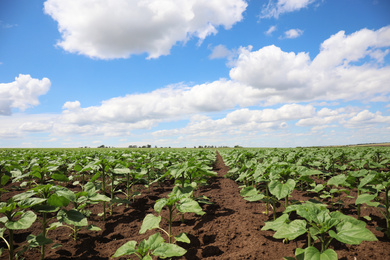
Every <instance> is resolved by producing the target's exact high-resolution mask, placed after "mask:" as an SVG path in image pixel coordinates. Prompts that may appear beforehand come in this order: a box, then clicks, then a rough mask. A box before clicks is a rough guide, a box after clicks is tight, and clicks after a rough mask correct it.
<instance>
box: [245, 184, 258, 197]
mask: <svg viewBox="0 0 390 260" xmlns="http://www.w3.org/2000/svg"><path fill="white" fill-rule="evenodd" d="M258 193H259V192H258V191H257V189H256V188H255V187H252V186H249V187H244V188H243V189H241V191H240V195H241V196H242V197H250V196H253V195H257V194H258Z"/></svg>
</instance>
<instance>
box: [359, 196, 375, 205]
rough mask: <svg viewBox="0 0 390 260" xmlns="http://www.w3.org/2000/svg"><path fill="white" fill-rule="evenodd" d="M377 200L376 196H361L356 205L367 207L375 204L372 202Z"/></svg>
mask: <svg viewBox="0 0 390 260" xmlns="http://www.w3.org/2000/svg"><path fill="white" fill-rule="evenodd" d="M375 198H376V195H375V194H368V193H364V194H360V195H359V196H358V197H357V199H356V201H355V205H359V204H363V203H366V204H367V205H368V204H372V203H373V202H371V200H373V199H375ZM378 204H379V203H378Z"/></svg>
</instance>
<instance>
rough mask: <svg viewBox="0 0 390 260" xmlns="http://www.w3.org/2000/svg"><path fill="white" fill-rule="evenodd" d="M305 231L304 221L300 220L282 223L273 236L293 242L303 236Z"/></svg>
mask: <svg viewBox="0 0 390 260" xmlns="http://www.w3.org/2000/svg"><path fill="white" fill-rule="evenodd" d="M306 231H307V228H306V221H305V220H302V219H296V220H294V221H292V222H291V223H289V224H287V223H283V224H282V225H281V226H280V227H279V228H278V230H277V231H276V233H275V234H274V238H277V239H282V238H287V239H288V240H294V239H295V238H297V237H299V236H300V235H303V234H305V233H306Z"/></svg>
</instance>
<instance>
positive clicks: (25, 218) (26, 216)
mask: <svg viewBox="0 0 390 260" xmlns="http://www.w3.org/2000/svg"><path fill="white" fill-rule="evenodd" d="M36 219H37V215H35V213H34V212H32V211H27V212H25V213H23V214H22V215H21V217H20V218H19V220H18V221H8V222H7V223H5V227H6V228H8V229H27V228H29V227H31V225H32V224H33V223H34V222H35V220H36Z"/></svg>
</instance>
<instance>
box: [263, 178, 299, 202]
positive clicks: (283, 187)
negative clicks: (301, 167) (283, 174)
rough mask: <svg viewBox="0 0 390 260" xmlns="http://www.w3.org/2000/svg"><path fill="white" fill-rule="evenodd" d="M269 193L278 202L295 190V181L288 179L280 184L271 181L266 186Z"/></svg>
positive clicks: (276, 181)
mask: <svg viewBox="0 0 390 260" xmlns="http://www.w3.org/2000/svg"><path fill="white" fill-rule="evenodd" d="M268 188H269V191H270V192H271V194H272V195H274V196H275V197H276V198H277V199H278V200H280V199H283V198H285V197H286V196H288V195H289V194H290V193H291V192H292V191H293V190H294V188H295V181H294V180H293V179H288V180H287V182H286V183H281V182H280V181H278V180H272V181H271V182H270V183H269V184H268Z"/></svg>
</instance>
